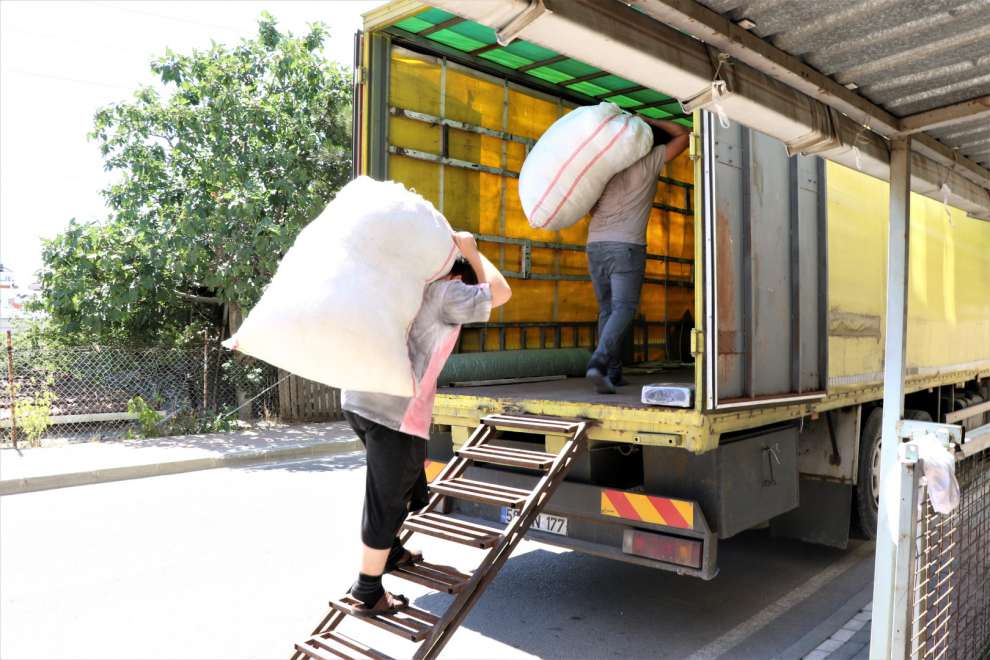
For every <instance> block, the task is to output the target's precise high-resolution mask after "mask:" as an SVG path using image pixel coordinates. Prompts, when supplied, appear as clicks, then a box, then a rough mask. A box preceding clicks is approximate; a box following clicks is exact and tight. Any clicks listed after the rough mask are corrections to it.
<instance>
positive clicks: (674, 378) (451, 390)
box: [438, 367, 694, 408]
mask: <svg viewBox="0 0 990 660" xmlns="http://www.w3.org/2000/svg"><path fill="white" fill-rule="evenodd" d="M626 380H628V381H629V385H626V386H625V387H620V388H618V391H617V392H616V393H615V394H598V393H596V392H595V390H594V388H593V387H592V385H591V382H590V381H588V380H587V379H585V378H567V379H566V380H554V381H546V382H537V383H512V384H508V385H486V386H481V387H441V388H440V389H439V390H438V393H439V394H444V395H448V396H473V397H489V398H493V399H502V400H519V401H566V402H570V403H598V404H605V405H612V406H622V407H626V408H654V407H655V406H648V405H646V404H644V403H642V402H641V401H640V393H641V391H642V388H643V385H647V384H650V383H683V384H684V385H692V384H693V383H694V368H693V367H682V368H679V369H665V370H664V371H662V372H658V373H654V374H646V375H643V374H628V375H627V376H626Z"/></svg>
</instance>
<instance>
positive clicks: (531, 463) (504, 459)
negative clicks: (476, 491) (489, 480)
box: [457, 445, 557, 470]
mask: <svg viewBox="0 0 990 660" xmlns="http://www.w3.org/2000/svg"><path fill="white" fill-rule="evenodd" d="M457 455H458V456H463V457H464V458H470V459H471V460H474V461H479V462H481V463H495V464H496V465H508V466H510V467H521V468H529V469H530V470H547V469H549V468H550V466H551V465H553V462H554V460H556V458H557V457H556V456H555V455H554V454H548V453H546V452H542V451H529V450H527V449H511V448H509V447H497V446H495V445H481V446H480V447H472V448H470V449H461V450H459V451H458V452H457Z"/></svg>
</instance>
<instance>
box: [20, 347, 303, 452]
mask: <svg viewBox="0 0 990 660" xmlns="http://www.w3.org/2000/svg"><path fill="white" fill-rule="evenodd" d="M9 358H10V359H9V360H4V362H9V364H8V365H5V367H8V368H5V369H4V370H3V371H4V372H5V373H4V375H5V376H6V377H5V378H4V379H3V381H4V386H3V387H2V388H0V390H2V391H0V443H3V444H10V443H11V442H12V441H13V440H14V439H15V437H16V439H17V440H18V444H24V445H28V444H34V445H38V444H42V442H43V441H44V440H48V439H53V438H61V439H67V440H80V441H92V440H110V439H120V438H126V437H151V436H159V435H184V434H189V433H205V432H216V431H225V430H230V428H231V427H232V426H233V425H236V424H237V422H239V421H250V420H260V419H274V418H275V417H277V415H278V410H279V401H278V393H279V387H278V384H279V380H280V379H282V378H284V374H281V375H280V374H279V371H278V370H277V369H276V368H275V367H272V366H271V365H268V364H265V363H263V362H259V361H257V360H253V359H250V358H245V357H244V356H240V355H235V354H232V353H231V352H230V351H227V350H226V349H224V348H222V347H220V346H219V344H217V343H215V342H207V343H205V344H204V345H202V346H200V347H194V348H168V347H147V348H107V347H79V348H57V349H55V348H39V349H13V350H12V351H11V352H10V354H9Z"/></svg>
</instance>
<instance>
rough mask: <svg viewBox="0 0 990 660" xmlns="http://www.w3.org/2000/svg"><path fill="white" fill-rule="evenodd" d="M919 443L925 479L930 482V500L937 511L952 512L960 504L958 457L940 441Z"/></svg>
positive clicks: (919, 454) (942, 512)
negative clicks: (957, 478) (957, 472)
mask: <svg viewBox="0 0 990 660" xmlns="http://www.w3.org/2000/svg"><path fill="white" fill-rule="evenodd" d="M918 445H919V447H918V458H920V459H921V461H922V464H923V465H924V466H925V481H927V482H928V501H929V502H931V503H932V508H933V509H934V510H935V512H936V513H941V514H946V513H952V510H953V509H955V508H956V507H957V506H959V482H958V481H957V480H956V457H955V456H953V455H952V453H951V452H950V451H949V450H948V449H946V448H945V447H943V446H942V444H941V443H939V442H935V441H929V442H920V443H918Z"/></svg>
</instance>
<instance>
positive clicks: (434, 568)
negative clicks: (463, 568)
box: [390, 561, 471, 594]
mask: <svg viewBox="0 0 990 660" xmlns="http://www.w3.org/2000/svg"><path fill="white" fill-rule="evenodd" d="M390 575H394V576H396V577H400V578H402V579H403V580H409V581H410V582H415V583H416V584H421V585H423V586H424V587H429V588H430V589H433V590H434V591H443V592H446V593H448V594H456V593H458V592H459V591H460V590H461V589H463V588H464V585H465V584H466V583H467V581H468V580H470V579H471V576H470V575H468V574H467V573H462V572H460V571H459V570H457V569H456V568H454V567H453V566H442V565H440V564H431V563H429V562H426V561H420V562H416V563H415V564H407V565H405V566H401V567H399V568H397V569H396V570H394V571H392V572H391V573H390Z"/></svg>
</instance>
